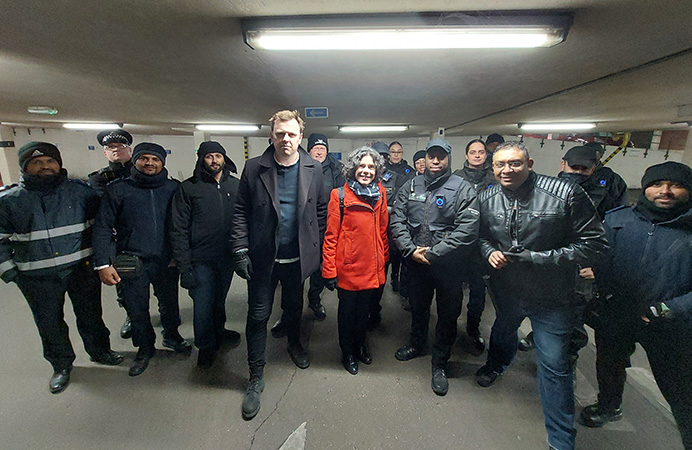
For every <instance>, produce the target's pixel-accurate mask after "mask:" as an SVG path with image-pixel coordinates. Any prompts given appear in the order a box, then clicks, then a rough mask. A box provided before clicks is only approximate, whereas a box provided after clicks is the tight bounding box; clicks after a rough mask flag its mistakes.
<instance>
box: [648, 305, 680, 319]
mask: <svg viewBox="0 0 692 450" xmlns="http://www.w3.org/2000/svg"><path fill="white" fill-rule="evenodd" d="M645 315H646V317H647V318H648V319H649V320H659V319H670V318H672V317H673V311H671V310H670V308H668V306H666V304H665V303H663V302H656V303H654V304H653V305H651V306H649V309H647V310H646V314H645Z"/></svg>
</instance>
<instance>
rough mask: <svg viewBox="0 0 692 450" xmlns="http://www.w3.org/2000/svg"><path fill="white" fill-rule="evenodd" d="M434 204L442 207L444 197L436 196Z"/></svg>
mask: <svg viewBox="0 0 692 450" xmlns="http://www.w3.org/2000/svg"><path fill="white" fill-rule="evenodd" d="M435 204H436V205H437V206H444V204H445V197H444V195H438V196H437V197H435Z"/></svg>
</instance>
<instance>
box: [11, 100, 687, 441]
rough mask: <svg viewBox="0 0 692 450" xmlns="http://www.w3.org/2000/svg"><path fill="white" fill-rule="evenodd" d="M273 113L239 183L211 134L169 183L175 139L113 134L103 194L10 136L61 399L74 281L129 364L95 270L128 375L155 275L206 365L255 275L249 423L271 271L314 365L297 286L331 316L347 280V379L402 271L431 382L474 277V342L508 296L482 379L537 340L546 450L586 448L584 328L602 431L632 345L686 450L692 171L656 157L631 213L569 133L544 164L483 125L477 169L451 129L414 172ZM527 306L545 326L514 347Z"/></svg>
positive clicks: (164, 309) (302, 355)
mask: <svg viewBox="0 0 692 450" xmlns="http://www.w3.org/2000/svg"><path fill="white" fill-rule="evenodd" d="M270 123H271V137H270V141H271V143H270V145H269V147H267V149H266V150H265V151H264V153H263V154H262V155H261V156H259V157H256V158H252V159H250V160H248V161H247V162H246V164H245V167H244V169H243V171H242V175H241V176H240V179H238V178H236V177H234V176H233V175H232V173H235V172H236V166H235V164H234V163H233V161H231V160H230V159H229V158H228V156H227V155H226V151H225V149H224V148H223V147H222V146H221V145H220V144H219V143H217V142H213V141H208V142H204V143H202V144H201V145H200V146H199V148H198V150H197V163H196V166H195V170H194V173H193V176H192V177H191V178H189V179H187V180H185V181H184V182H182V183H179V182H177V181H174V180H172V179H170V178H169V177H168V174H167V172H166V169H165V161H166V150H165V149H163V147H161V146H159V145H157V144H154V143H140V144H138V145H136V146H135V147H134V149H133V148H131V145H132V136H131V135H130V134H129V133H127V132H126V131H124V130H113V131H105V132H102V133H100V134H99V135H98V140H99V143H100V144H101V145H102V146H103V147H104V154H105V155H106V157H107V158H108V159H109V167H107V168H104V169H102V170H100V171H97V172H95V173H94V174H91V176H90V183H89V184H90V185H91V186H92V187H93V188H94V189H92V188H90V187H89V186H88V185H87V184H85V183H82V182H80V181H76V180H70V179H68V178H67V173H66V171H65V170H64V169H63V168H62V159H61V155H60V152H59V150H58V149H57V148H56V147H55V146H54V145H52V144H49V143H45V142H31V143H29V144H26V145H24V146H23V147H21V148H20V149H19V151H18V157H19V158H18V159H19V164H20V167H21V169H22V180H21V182H20V184H19V185H17V186H14V187H12V188H10V189H8V190H6V191H4V192H3V193H2V194H1V195H0V276H1V277H2V279H3V280H4V281H5V282H15V283H16V284H17V285H18V286H19V288H20V289H21V291H22V293H23V294H24V296H25V297H26V299H27V302H28V303H29V306H30V307H31V310H32V313H33V315H34V319H35V322H36V325H37V327H38V330H39V334H40V336H41V339H42V343H43V349H44V356H45V358H46V359H47V360H48V361H49V362H50V363H51V365H52V366H53V369H54V373H53V376H52V377H51V380H50V384H49V388H50V391H51V392H53V393H59V392H62V391H63V390H64V389H65V388H66V387H67V385H68V383H69V377H70V371H71V369H72V363H73V361H74V359H75V355H74V352H73V350H72V346H71V344H70V341H69V338H68V333H67V325H66V324H65V322H64V319H63V303H64V299H65V293H68V294H69V295H70V299H71V301H72V303H73V305H74V310H75V315H76V318H77V326H78V330H79V333H80V335H81V337H82V339H83V341H84V346H85V349H86V351H87V352H88V353H89V355H90V357H91V359H92V361H94V362H96V363H100V364H110V365H116V364H120V363H121V362H122V361H123V359H124V358H123V356H122V355H120V354H118V353H116V352H114V351H113V350H111V348H110V343H109V332H108V330H107V328H106V326H105V325H104V323H103V320H102V318H101V299H100V295H101V283H103V284H106V285H115V286H117V289H118V292H117V293H118V297H119V301H120V303H121V304H122V305H123V306H124V308H125V310H126V312H127V320H126V322H125V324H124V326H123V328H122V329H121V334H122V335H123V337H128V336H129V335H131V337H132V343H133V345H134V346H135V347H137V348H138V351H137V355H136V357H135V359H134V361H133V362H132V364H131V366H130V370H129V374H130V375H131V376H137V375H140V374H141V373H142V372H144V371H145V370H146V369H147V366H148V363H149V360H150V359H151V358H152V357H153V356H154V355H155V346H154V343H155V340H156V336H155V333H154V329H153V327H152V324H151V319H150V315H149V289H150V285H153V287H154V294H155V296H156V297H157V299H158V305H159V312H160V315H161V324H162V327H163V346H164V347H168V348H170V349H172V350H174V351H175V352H180V353H185V354H189V353H190V351H191V345H190V343H189V342H188V341H187V340H185V339H184V338H183V337H182V336H181V335H180V333H179V332H178V327H179V325H180V314H179V310H178V282H180V286H182V287H183V288H185V289H188V291H189V293H190V296H191V297H192V299H193V306H194V311H193V317H194V319H193V322H194V323H193V325H194V344H195V346H196V347H197V348H198V349H199V352H198V358H197V365H198V366H199V367H200V368H202V369H207V368H209V367H211V366H212V364H213V362H214V359H215V356H216V354H217V352H218V350H219V348H220V347H221V346H222V345H223V344H224V343H228V344H229V345H230V346H236V345H238V343H239V341H240V334H239V333H238V332H237V331H233V330H228V329H226V328H225V322H226V310H225V301H226V296H227V292H228V289H229V287H230V284H231V280H232V278H233V273H234V272H235V273H236V274H237V275H238V276H240V277H241V278H243V279H245V280H246V281H247V292H248V313H247V322H246V329H245V335H246V340H247V358H248V365H249V370H250V378H249V383H248V386H247V390H246V392H245V395H244V399H243V404H242V415H243V417H244V418H245V419H246V420H250V419H252V418H253V417H255V416H256V415H257V414H258V412H259V409H260V404H261V394H262V391H263V390H264V388H265V381H264V367H265V365H266V360H265V351H266V342H267V322H268V320H269V317H270V316H271V313H272V307H273V303H274V292H275V290H276V288H277V286H278V285H279V284H281V303H280V306H281V310H282V313H281V318H280V319H279V321H278V322H277V323H276V324H274V326H273V327H272V329H271V332H272V335H274V336H276V337H280V336H286V337H287V341H288V354H289V357H290V358H291V360H292V361H293V362H294V363H295V365H296V366H297V367H299V368H301V369H306V368H308V367H309V365H310V357H309V354H308V352H307V351H306V349H305V347H304V346H303V345H302V343H301V334H300V324H301V315H302V311H303V288H304V281H305V280H306V279H308V278H310V282H309V290H308V294H307V297H308V307H309V308H310V310H311V311H312V313H313V314H314V315H315V317H316V318H317V319H318V320H323V319H324V318H325V317H326V314H327V311H326V309H325V308H324V306H323V305H322V303H321V299H320V295H321V294H322V291H323V289H324V288H327V289H330V290H336V291H337V294H338V298H339V304H338V311H337V322H338V343H339V347H340V350H341V362H342V365H343V367H344V369H345V370H347V371H348V372H349V373H351V374H353V375H355V374H357V373H358V371H359V363H362V364H366V365H367V364H371V363H372V360H373V357H372V355H371V353H370V351H369V350H368V345H367V339H366V335H367V331H368V330H369V329H374V328H375V327H377V326H378V325H379V323H380V321H381V320H382V319H381V305H380V302H381V298H382V293H383V290H384V286H385V284H386V276H387V275H386V274H387V272H389V270H388V269H389V267H391V275H390V277H391V284H392V288H393V290H394V291H395V292H398V293H399V294H400V296H401V299H402V304H403V306H404V308H405V309H407V310H410V312H411V325H410V336H409V339H408V341H407V342H406V343H404V345H402V346H401V347H400V348H399V349H398V350H397V351H396V353H395V355H394V356H395V358H396V359H397V360H399V361H408V360H411V359H413V358H416V357H420V356H423V355H426V354H428V353H429V352H431V388H432V390H433V392H434V393H435V394H437V395H440V396H443V395H445V394H446V393H447V392H448V389H449V382H448V379H447V364H448V361H449V359H450V357H451V351H452V346H453V344H454V342H455V339H456V337H457V320H458V318H459V316H460V315H461V310H462V297H463V294H462V292H463V284H464V282H466V283H468V285H469V297H470V298H469V302H468V307H467V308H468V315H467V320H466V331H467V334H468V336H469V338H470V339H471V340H472V342H473V344H474V346H475V348H476V349H477V350H479V351H480V352H482V351H483V350H484V349H485V347H486V344H485V341H484V339H483V338H482V337H481V333H480V321H481V314H482V312H483V309H484V307H485V299H486V288H487V291H488V294H489V297H490V298H491V300H492V303H493V306H494V308H495V311H496V319H495V322H494V324H493V326H492V331H491V335H490V339H489V346H488V354H487V361H486V363H485V364H484V365H483V366H482V367H481V368H480V369H478V371H477V372H476V374H475V380H476V382H477V383H478V384H479V385H480V386H483V387H489V386H491V385H493V384H494V383H495V382H496V381H497V380H498V378H499V377H500V376H501V375H502V374H503V373H504V372H505V371H506V370H507V368H508V367H509V365H510V364H511V362H512V360H513V358H514V356H515V354H516V352H517V349H518V348H520V347H522V348H523V349H525V350H528V349H530V348H535V349H536V356H537V362H538V372H537V379H538V388H539V394H540V398H541V402H542V405H543V413H544V417H545V426H546V430H547V433H548V443H549V445H550V447H551V448H554V449H560V450H563V449H573V448H574V446H575V436H576V430H575V428H574V424H573V422H574V419H575V404H574V386H573V371H574V367H575V364H576V355H577V352H578V350H579V348H581V347H582V346H583V345H585V340H584V336H585V330H584V323H587V324H589V325H590V326H592V327H593V328H594V329H595V330H596V346H597V363H596V369H597V379H598V384H599V390H600V392H599V397H598V403H596V404H594V405H590V406H588V407H586V408H584V410H583V411H582V412H581V414H580V415H579V417H578V420H579V422H580V423H582V424H583V425H585V426H590V427H598V426H601V425H603V424H605V423H607V422H609V421H612V420H617V419H619V418H620V417H622V409H621V403H622V393H623V390H624V384H625V368H626V367H627V366H628V363H629V357H630V355H631V353H632V352H633V350H634V343H635V342H640V343H641V344H642V346H643V347H644V349H645V350H646V351H647V354H648V356H649V361H650V363H651V367H652V370H653V373H654V376H655V378H656V381H657V382H658V384H659V386H660V388H661V391H662V393H663V395H664V396H665V397H666V399H667V400H668V402H669V403H670V405H671V407H672V410H673V414H674V416H675V418H676V420H677V422H678V426H679V429H680V432H681V435H682V439H683V443H684V445H685V448H689V449H692V407H691V406H690V405H691V404H692V403H691V402H692V383H689V379H690V375H692V346H690V344H689V343H690V337H691V336H692V326H691V322H690V314H692V275H691V272H690V267H692V261H691V260H690V258H692V212H690V209H691V207H692V200H691V199H690V192H692V169H690V168H689V167H688V166H686V165H684V164H680V163H675V162H666V163H663V164H657V165H654V166H651V167H649V168H648V169H647V170H646V172H645V173H644V176H643V178H642V192H641V194H640V196H639V199H638V200H637V202H636V204H635V205H634V206H632V207H627V206H625V203H626V200H625V194H626V185H624V182H623V181H622V179H621V178H620V177H619V176H617V175H616V174H615V173H613V172H612V171H611V170H610V169H608V168H606V167H603V166H602V165H601V164H600V159H601V156H602V152H603V147H601V146H600V145H599V144H596V143H590V144H586V145H578V146H576V147H573V148H571V149H570V150H569V151H568V152H567V153H566V154H565V155H564V157H563V161H562V164H561V171H560V173H559V174H558V176H557V177H551V176H546V175H540V174H537V173H536V172H534V171H533V169H532V167H533V160H532V159H531V158H530V156H529V151H528V149H527V148H526V147H525V146H524V145H523V143H521V142H516V141H511V142H504V139H502V137H501V136H499V135H491V136H489V137H488V139H486V140H485V141H483V140H481V139H475V140H473V141H471V142H469V143H468V145H467V146H466V151H465V158H466V161H465V163H464V167H463V168H462V169H460V170H457V171H455V172H452V170H451V160H452V147H451V145H450V143H449V142H448V141H446V140H444V139H441V138H436V139H432V140H431V141H430V142H428V144H427V146H426V148H425V150H420V151H418V152H416V153H415V155H414V161H413V164H414V166H413V167H411V166H409V165H408V164H407V163H406V161H405V160H404V159H403V147H402V145H401V143H399V142H392V143H391V144H389V145H387V144H385V143H384V142H375V143H373V144H372V145H370V146H363V147H360V148H358V149H355V150H353V151H352V152H351V153H350V154H349V155H348V156H347V157H346V158H345V160H344V163H343V164H342V163H341V162H340V161H338V160H337V159H336V158H334V157H333V155H332V154H330V153H329V142H328V139H327V137H326V136H324V135H321V134H312V135H310V136H309V138H308V151H305V150H304V149H303V148H302V147H301V145H300V144H301V141H302V139H303V131H304V122H303V120H302V119H301V118H300V116H299V114H298V112H297V111H289V110H284V111H279V112H277V113H276V114H274V115H273V116H272V117H271V118H270ZM491 141H492V143H491ZM491 144H492V145H491ZM599 152H600V153H599ZM99 195H101V197H100V198H99ZM433 298H434V299H435V301H436V306H437V323H436V325H435V333H434V342H433V343H432V348H430V347H429V343H428V335H429V332H428V329H429V324H430V310H431V304H432V301H433ZM527 317H528V318H529V319H530V321H531V325H532V328H533V332H532V337H531V338H529V339H525V340H524V342H523V343H521V344H520V343H519V341H518V333H517V330H518V328H519V326H520V324H521V322H522V321H523V320H524V319H525V318H527Z"/></svg>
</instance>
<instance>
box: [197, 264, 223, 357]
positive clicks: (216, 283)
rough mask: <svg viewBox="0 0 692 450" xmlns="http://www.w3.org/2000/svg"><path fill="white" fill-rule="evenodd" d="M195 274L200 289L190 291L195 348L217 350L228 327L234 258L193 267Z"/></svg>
mask: <svg viewBox="0 0 692 450" xmlns="http://www.w3.org/2000/svg"><path fill="white" fill-rule="evenodd" d="M192 270H193V271H194V274H195V278H196V279H197V286H196V287H195V288H193V289H190V297H192V303H193V305H194V313H193V325H194V329H195V346H196V347H197V348H199V349H209V348H216V347H218V345H219V344H220V343H221V342H220V339H219V335H220V333H221V332H223V330H224V326H225V324H226V295H227V294H228V289H229V288H230V287H231V281H232V280H233V264H232V262H231V260H230V258H219V259H218V260H214V261H204V262H196V263H193V265H192Z"/></svg>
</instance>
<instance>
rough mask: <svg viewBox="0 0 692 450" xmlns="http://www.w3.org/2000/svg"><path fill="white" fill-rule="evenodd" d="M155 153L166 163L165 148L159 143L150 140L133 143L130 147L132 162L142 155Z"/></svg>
mask: <svg viewBox="0 0 692 450" xmlns="http://www.w3.org/2000/svg"><path fill="white" fill-rule="evenodd" d="M144 154H146V155H155V156H158V157H159V159H160V160H161V162H162V163H163V164H164V165H165V164H166V149H165V148H163V147H161V146H160V145H159V144H154V143H152V142H141V143H139V144H137V145H135V148H134V149H132V162H135V161H137V158H139V157H140V156H142V155H144Z"/></svg>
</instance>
